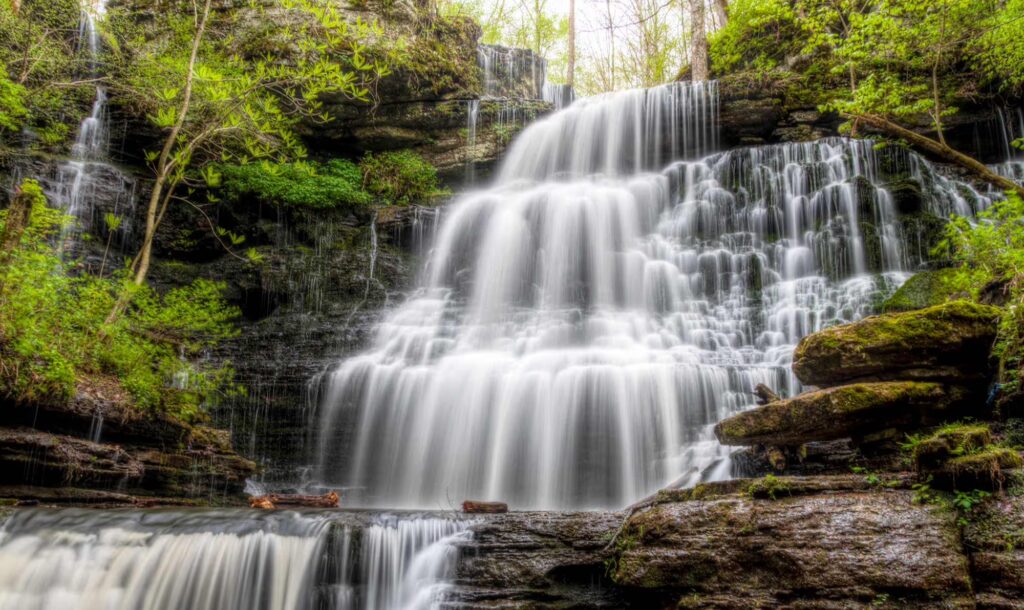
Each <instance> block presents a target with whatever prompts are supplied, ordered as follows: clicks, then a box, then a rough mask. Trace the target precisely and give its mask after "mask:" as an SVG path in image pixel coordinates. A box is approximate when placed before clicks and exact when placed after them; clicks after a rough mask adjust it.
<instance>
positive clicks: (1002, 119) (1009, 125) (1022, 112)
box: [991, 108, 1024, 184]
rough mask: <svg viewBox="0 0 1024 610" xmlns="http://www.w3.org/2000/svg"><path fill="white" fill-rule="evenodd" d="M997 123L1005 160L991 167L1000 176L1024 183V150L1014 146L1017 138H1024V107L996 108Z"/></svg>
mask: <svg viewBox="0 0 1024 610" xmlns="http://www.w3.org/2000/svg"><path fill="white" fill-rule="evenodd" d="M996 123H997V124H998V128H999V129H998V132H999V136H1000V143H1001V144H1002V150H1003V161H1002V162H1000V163H996V164H994V165H992V166H991V168H992V169H993V170H994V171H995V172H996V173H997V174H999V175H1000V176H1002V177H1004V178H1009V179H1010V180H1013V181H1014V182H1017V183H1020V184H1024V151H1021V150H1018V149H1016V148H1014V146H1013V143H1014V141H1015V140H1017V139H1020V138H1024V109H1021V108H1014V109H1004V108H997V109H996Z"/></svg>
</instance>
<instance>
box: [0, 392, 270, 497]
mask: <svg viewBox="0 0 1024 610" xmlns="http://www.w3.org/2000/svg"><path fill="white" fill-rule="evenodd" d="M256 472H257V468H256V465H255V464H254V463H253V462H251V461H249V460H247V459H245V458H242V457H241V456H239V455H238V454H237V453H235V451H234V450H233V449H232V447H231V436H230V434H229V433H227V432H226V431H224V430H218V429H214V428H209V427H205V426H193V425H189V424H186V423H184V422H181V421H178V420H175V419H171V418H169V417H166V416H163V415H159V414H151V413H143V412H140V411H139V410H138V409H137V408H135V407H134V406H133V405H132V404H131V403H130V400H129V399H128V397H127V392H125V390H124V389H123V388H122V387H121V386H120V384H119V383H118V382H117V381H116V380H114V379H106V378H89V379H83V380H81V381H80V382H79V384H78V390H77V393H76V395H75V397H74V398H73V399H72V400H70V401H68V402H45V401H43V402H38V403H32V404H22V403H14V402H9V401H3V402H0V498H18V499H20V500H21V501H23V502H24V501H37V502H45V503H65V502H69V503H75V504H100V505H121V504H133V505H140V504H141V505H146V504H148V503H160V504H166V503H172V504H191V503H195V504H210V503H212V504H222V503H227V504H231V503H236V502H238V501H239V499H240V498H241V492H242V489H243V487H244V485H245V480H246V478H248V477H250V476H253V475H254V474H256Z"/></svg>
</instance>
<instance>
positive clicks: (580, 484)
mask: <svg viewBox="0 0 1024 610" xmlns="http://www.w3.org/2000/svg"><path fill="white" fill-rule="evenodd" d="M716 111H717V99H716V87H715V85H714V83H707V84H696V85H691V84H673V85H669V86H665V87H660V88H656V89H653V90H646V91H644V90H636V91H625V92H619V93H613V94H607V95H603V96H599V97H596V98H591V99H584V100H580V101H578V102H576V103H575V104H573V105H572V106H570V107H569V108H567V109H565V110H563V111H561V112H559V113H556V114H554V115H552V116H550V117H548V118H546V119H544V120H542V121H539V122H537V123H535V124H533V125H531V126H530V127H529V128H527V129H526V130H525V131H524V132H523V133H522V134H521V135H520V136H519V138H518V139H517V140H516V141H515V143H514V144H513V146H512V148H511V150H510V151H509V153H508V155H507V157H506V159H505V161H504V164H503V166H502V168H501V170H500V174H499V177H498V179H497V181H496V183H495V184H494V185H493V186H492V187H491V188H488V189H486V190H482V191H477V192H473V193H469V194H467V195H465V196H463V197H462V198H461V199H460V200H459V201H458V202H457V203H455V204H454V205H453V206H451V207H450V208H449V209H448V210H447V211H446V213H445V218H444V221H443V223H442V224H441V227H440V229H439V232H438V235H437V238H436V241H435V244H434V249H433V251H432V253H431V255H430V258H429V260H428V262H427V265H426V268H425V273H424V277H423V280H422V283H421V286H420V288H419V289H418V290H417V291H416V292H415V293H414V295H413V296H412V297H411V298H410V299H409V300H408V302H406V303H405V304H404V305H402V306H401V307H398V308H397V309H395V310H394V311H392V312H391V313H390V315H389V316H388V317H387V318H386V319H385V320H384V321H383V322H382V323H381V324H380V326H379V328H378V329H377V332H376V337H375V339H374V341H373V344H372V346H371V347H370V348H369V349H368V350H367V351H366V352H364V353H362V354H360V355H357V356H355V357H353V358H350V359H348V360H346V361H344V362H342V363H340V365H339V366H338V367H337V368H336V369H335V370H333V371H332V372H330V373H329V374H328V375H326V376H325V382H324V384H325V387H324V390H323V392H322V393H321V406H320V409H319V412H318V417H319V421H318V422H316V424H315V426H316V427H317V429H318V430H319V431H320V441H319V447H318V451H319V455H318V458H317V460H318V462H319V471H320V477H321V479H322V480H323V481H325V482H326V483H328V484H331V485H341V486H345V487H347V488H349V490H350V496H349V497H350V500H352V501H359V502H362V503H363V504H366V505H369V506H405V507H435V506H443V505H445V502H446V501H447V499H449V498H450V499H454V500H455V501H460V500H462V499H467V498H471V499H490V500H501V501H506V502H509V503H510V504H511V505H512V506H514V507H517V508H542V509H554V508H596V507H622V506H625V505H628V504H629V503H631V502H633V501H636V500H637V499H639V498H642V497H644V496H645V495H647V494H650V493H652V492H654V491H656V490H657V489H659V488H662V487H664V486H665V485H667V484H670V483H673V482H674V483H675V484H679V485H686V484H693V483H696V482H698V481H701V480H709V479H716V478H723V477H726V476H728V475H729V460H728V452H727V451H726V450H725V449H724V448H722V447H720V446H719V445H718V444H717V442H716V441H715V440H714V436H713V434H712V432H711V428H712V427H713V425H714V423H716V422H717V421H719V420H721V419H722V418H724V417H726V416H728V415H730V414H733V413H735V412H738V411H739V410H742V409H745V408H748V407H749V406H751V404H752V400H753V399H752V396H751V392H752V390H753V388H754V386H755V385H756V384H758V383H765V384H767V385H768V386H770V387H772V388H774V389H775V390H777V391H779V392H781V393H783V394H792V393H794V392H797V391H799V389H800V388H799V386H798V383H797V381H796V380H795V379H794V378H793V377H792V376H791V374H790V373H789V364H790V359H791V353H792V350H793V348H794V346H795V345H796V343H797V342H798V341H799V340H800V338H801V337H803V336H805V335H806V334H808V333H811V332H815V331H817V330H820V329H822V328H824V327H826V326H829V325H832V324H837V323H842V322H847V321H852V320H856V319H858V318H860V317H863V316H864V315H867V314H869V313H871V312H872V308H873V306H874V305H873V304H874V303H876V302H877V300H878V299H879V298H880V296H884V295H885V294H887V293H888V292H891V291H892V290H894V289H895V287H896V286H898V285H899V284H900V283H901V282H902V281H903V280H904V279H905V278H906V277H907V276H908V275H909V273H910V271H911V270H913V269H914V268H915V267H917V266H918V264H919V263H920V262H921V259H922V255H923V254H924V253H923V252H922V249H921V248H920V247H912V242H913V238H914V237H915V236H913V235H908V234H906V233H907V228H906V227H905V226H904V224H903V222H902V219H901V217H900V215H899V213H898V209H897V208H898V206H900V205H902V206H907V205H910V204H908V203H907V202H905V201H900V202H897V200H896V197H895V195H894V192H895V191H894V190H893V188H895V186H896V185H897V183H898V182H900V181H902V182H908V181H909V182H910V183H913V184H916V185H917V188H919V189H920V193H921V195H920V198H921V199H922V200H923V202H920V205H923V208H924V209H923V210H921V213H930V214H933V215H935V216H939V217H947V216H948V214H949V213H950V212H954V211H955V212H959V213H968V214H970V213H973V212H975V211H977V210H979V209H983V208H984V207H986V206H987V205H988V204H989V203H990V199H989V198H988V197H987V196H985V195H983V194H980V193H978V192H976V191H974V190H973V189H971V188H970V187H968V186H967V185H964V184H961V183H955V182H953V181H951V180H948V179H946V178H943V177H942V176H941V175H939V174H938V173H936V172H935V171H934V169H933V168H932V167H931V165H930V164H928V163H927V162H926V161H925V160H924V159H922V158H920V157H918V156H917V155H915V154H913V153H910V152H908V151H906V150H904V149H902V148H899V147H887V148H885V149H881V150H878V149H876V147H875V145H874V143H872V142H870V141H862V140H848V139H831V140H823V141H818V142H812V143H798V144H797V143H794V144H780V145H775V146H763V147H753V148H742V149H737V150H732V151H729V152H725V153H712V154H710V155H709V154H708V152H709V151H711V150H713V148H714V146H715V145H716V134H715V129H714V127H713V122H714V118H715V113H716ZM702 155H706V156H703V157H702ZM686 158H690V159H692V160H678V159H686Z"/></svg>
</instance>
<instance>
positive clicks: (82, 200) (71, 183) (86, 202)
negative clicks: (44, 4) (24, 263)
mask: <svg viewBox="0 0 1024 610" xmlns="http://www.w3.org/2000/svg"><path fill="white" fill-rule="evenodd" d="M106 11H107V0H84V1H83V5H82V17H81V21H80V24H79V45H80V52H84V53H85V54H86V57H87V59H88V61H89V65H90V70H89V76H91V77H96V76H98V74H99V71H98V69H97V68H98V65H99V60H100V50H101V49H100V46H101V40H100V23H101V21H102V20H103V18H104V17H105V15H106ZM107 101H108V99H107V90H106V88H105V87H104V86H103V85H102V84H99V85H97V86H96V97H95V99H94V100H93V103H92V110H91V111H90V113H89V115H88V116H86V117H85V118H83V119H82V122H81V124H80V125H79V127H78V133H77V136H76V138H75V142H74V144H73V145H72V147H71V157H70V158H69V159H67V160H66V161H64V162H63V163H61V164H60V165H59V166H58V167H57V172H56V180H55V181H54V182H53V186H52V189H51V191H50V192H49V193H48V194H49V195H50V197H51V200H53V201H55V202H56V204H57V205H58V206H59V207H60V208H61V209H63V210H64V211H65V212H66V213H67V214H69V215H71V216H74V217H76V218H78V219H79V220H80V226H79V227H73V228H71V233H72V234H73V233H74V232H76V231H77V230H79V229H81V228H86V229H93V228H98V227H99V222H98V219H97V218H96V216H97V214H96V208H97V205H99V204H103V205H104V206H106V208H107V209H110V210H113V213H115V214H117V215H119V216H122V217H124V220H123V222H122V223H121V231H122V233H126V232H127V231H128V230H129V229H130V218H128V214H127V213H128V212H129V211H130V209H131V207H132V206H134V201H135V181H134V180H133V179H131V178H130V177H128V176H125V175H124V174H123V173H121V172H120V171H119V170H118V169H117V168H115V167H114V166H112V165H111V164H110V163H109V151H110V131H109V121H108V116H107ZM69 236H70V235H68V236H65V237H69Z"/></svg>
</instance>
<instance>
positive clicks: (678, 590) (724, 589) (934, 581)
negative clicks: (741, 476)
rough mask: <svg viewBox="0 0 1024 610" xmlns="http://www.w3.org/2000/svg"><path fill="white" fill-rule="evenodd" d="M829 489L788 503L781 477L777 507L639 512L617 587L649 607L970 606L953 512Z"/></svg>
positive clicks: (740, 497)
mask: <svg viewBox="0 0 1024 610" xmlns="http://www.w3.org/2000/svg"><path fill="white" fill-rule="evenodd" d="M832 479H837V478H835V477H823V478H821V480H820V483H821V484H823V485H824V486H825V488H828V489H827V491H822V492H821V493H811V494H809V495H797V494H794V495H789V493H788V490H789V488H790V486H791V485H793V484H794V482H791V481H790V480H789V479H788V478H785V477H782V478H777V479H773V480H772V484H773V486H774V487H775V488H776V489H777V493H776V494H775V496H774V499H772V498H766V499H754V498H752V497H751V496H750V494H747V493H734V494H731V495H725V496H722V497H718V498H714V497H709V498H707V499H703V500H700V501H689V502H685V501H684V502H667V503H662V504H658V505H655V506H653V507H651V508H649V509H646V510H643V511H640V512H638V513H636V514H635V515H633V516H632V517H631V518H630V519H629V521H628V522H627V525H626V527H625V528H624V530H623V532H622V533H621V534H620V535H619V536H618V539H617V545H616V546H617V551H618V552H617V556H616V557H615V558H614V560H613V561H612V562H610V564H611V567H612V569H613V576H614V579H615V581H616V583H617V584H619V585H620V586H625V587H629V588H631V589H632V590H634V591H640V590H644V591H649V592H650V594H651V596H652V598H653V599H656V600H658V602H660V603H656V604H652V605H649V606H645V607H652V608H657V607H661V608H667V607H674V608H780V607H786V608H866V607H875V605H876V604H878V605H879V607H894V608H897V607H898V608H969V607H974V606H973V596H972V593H971V575H970V573H969V569H970V565H969V563H968V561H967V557H966V555H965V554H964V553H963V551H962V549H961V547H960V544H959V541H958V535H957V529H956V526H955V523H954V521H955V515H954V514H953V513H951V511H948V510H944V509H943V508H942V507H939V506H934V505H926V504H919V503H916V502H914V500H913V493H912V492H911V491H909V490H895V489H893V490H887V491H878V490H874V491H863V490H859V489H844V486H843V485H841V484H840V485H830V484H831V483H837V482H838V483H842V481H840V480H832ZM658 594H660V595H658ZM636 597H637V598H639V595H636Z"/></svg>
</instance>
